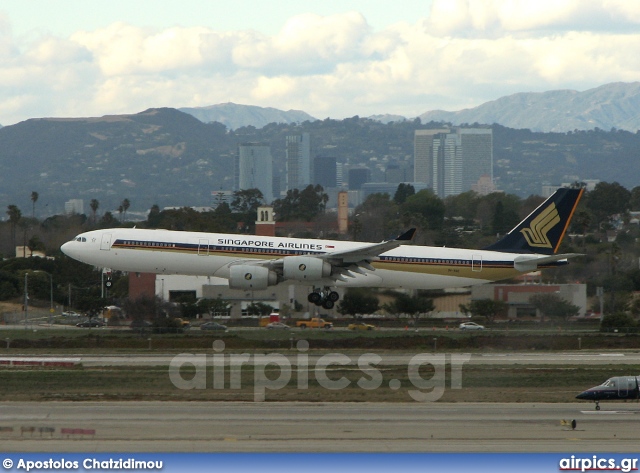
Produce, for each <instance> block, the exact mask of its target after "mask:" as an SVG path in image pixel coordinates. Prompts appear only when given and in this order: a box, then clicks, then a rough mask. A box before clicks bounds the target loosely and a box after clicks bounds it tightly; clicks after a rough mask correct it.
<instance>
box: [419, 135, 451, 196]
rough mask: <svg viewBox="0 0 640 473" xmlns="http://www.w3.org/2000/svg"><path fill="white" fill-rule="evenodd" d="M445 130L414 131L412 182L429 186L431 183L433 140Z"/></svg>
mask: <svg viewBox="0 0 640 473" xmlns="http://www.w3.org/2000/svg"><path fill="white" fill-rule="evenodd" d="M448 132H449V130H447V129H436V130H416V131H415V134H414V137H413V180H414V181H415V182H424V183H426V184H429V185H431V184H432V182H433V139H434V137H435V136H436V135H438V134H440V133H448Z"/></svg>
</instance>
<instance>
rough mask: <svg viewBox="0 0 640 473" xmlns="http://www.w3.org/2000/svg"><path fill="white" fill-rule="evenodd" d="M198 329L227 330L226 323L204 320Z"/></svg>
mask: <svg viewBox="0 0 640 473" xmlns="http://www.w3.org/2000/svg"><path fill="white" fill-rule="evenodd" d="M200 330H222V331H225V330H227V326H226V325H222V324H219V323H218V322H206V323H204V324H202V325H200Z"/></svg>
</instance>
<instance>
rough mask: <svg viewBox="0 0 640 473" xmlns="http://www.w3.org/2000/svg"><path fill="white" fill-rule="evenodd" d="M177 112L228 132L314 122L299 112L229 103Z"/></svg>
mask: <svg viewBox="0 0 640 473" xmlns="http://www.w3.org/2000/svg"><path fill="white" fill-rule="evenodd" d="M178 110H180V111H181V112H184V113H188V114H189V115H193V116H194V117H196V118H197V119H198V120H200V121H201V122H204V123H210V122H218V123H222V124H223V125H225V126H226V127H227V128H229V129H230V130H235V129H237V128H241V127H243V126H254V127H256V128H262V127H263V126H266V125H268V124H269V123H302V122H306V121H314V120H315V118H313V117H312V116H311V115H309V114H308V113H305V112H302V111H300V110H287V111H286V112H285V111H283V110H278V109H277V108H271V107H266V108H265V107H256V106H255V105H238V104H235V103H231V102H228V103H220V104H218V105H210V106H208V107H191V108H190V107H182V108H179V109H178Z"/></svg>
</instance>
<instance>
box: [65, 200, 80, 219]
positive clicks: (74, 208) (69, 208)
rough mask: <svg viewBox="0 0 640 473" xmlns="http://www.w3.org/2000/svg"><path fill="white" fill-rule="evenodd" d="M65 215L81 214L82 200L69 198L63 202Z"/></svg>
mask: <svg viewBox="0 0 640 473" xmlns="http://www.w3.org/2000/svg"><path fill="white" fill-rule="evenodd" d="M64 213H65V215H74V214H78V215H82V214H83V213H84V200H82V199H71V200H68V201H66V202H65V203H64Z"/></svg>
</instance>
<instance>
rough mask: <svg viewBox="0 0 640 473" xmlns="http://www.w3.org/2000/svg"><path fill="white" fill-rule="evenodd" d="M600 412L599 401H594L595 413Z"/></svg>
mask: <svg viewBox="0 0 640 473" xmlns="http://www.w3.org/2000/svg"><path fill="white" fill-rule="evenodd" d="M599 410H600V401H596V411H599Z"/></svg>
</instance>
